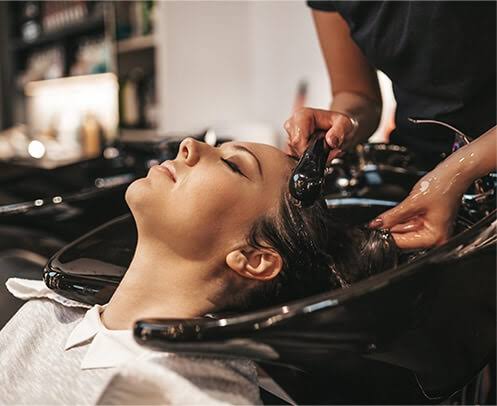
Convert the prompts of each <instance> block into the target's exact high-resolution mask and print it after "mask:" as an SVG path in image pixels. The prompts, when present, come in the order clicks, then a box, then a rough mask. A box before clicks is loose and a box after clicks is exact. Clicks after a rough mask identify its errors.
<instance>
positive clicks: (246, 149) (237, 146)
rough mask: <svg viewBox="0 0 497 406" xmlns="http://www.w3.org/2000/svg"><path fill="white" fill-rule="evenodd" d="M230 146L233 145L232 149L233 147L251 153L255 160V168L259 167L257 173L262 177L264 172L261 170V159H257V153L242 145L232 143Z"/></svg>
mask: <svg viewBox="0 0 497 406" xmlns="http://www.w3.org/2000/svg"><path fill="white" fill-rule="evenodd" d="M232 147H233V149H235V150H237V151H243V152H247V153H249V154H250V155H252V156H253V157H254V159H255V161H256V162H257V168H258V169H259V174H260V175H261V178H264V174H263V172H262V165H261V161H259V158H257V155H255V154H254V153H253V152H252V151H251V150H250V149H248V148H247V147H244V146H243V145H237V144H234V145H232Z"/></svg>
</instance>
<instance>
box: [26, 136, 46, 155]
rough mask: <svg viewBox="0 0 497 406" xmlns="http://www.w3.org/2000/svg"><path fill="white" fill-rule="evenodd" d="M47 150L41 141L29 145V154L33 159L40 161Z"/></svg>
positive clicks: (34, 141)
mask: <svg viewBox="0 0 497 406" xmlns="http://www.w3.org/2000/svg"><path fill="white" fill-rule="evenodd" d="M45 152H46V148H45V145H43V143H42V142H41V141H38V140H33V141H31V142H30V143H29V145H28V153H29V155H31V156H32V157H33V158H36V159H40V158H42V157H43V155H45Z"/></svg>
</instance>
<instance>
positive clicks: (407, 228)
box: [390, 217, 423, 234]
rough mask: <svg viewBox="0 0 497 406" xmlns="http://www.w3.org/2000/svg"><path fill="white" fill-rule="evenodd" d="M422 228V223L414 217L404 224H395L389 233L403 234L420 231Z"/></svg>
mask: <svg viewBox="0 0 497 406" xmlns="http://www.w3.org/2000/svg"><path fill="white" fill-rule="evenodd" d="M422 228H423V222H422V221H421V219H420V218H419V217H414V218H412V219H410V220H409V221H408V222H406V223H401V224H396V225H394V226H392V227H391V228H390V232H391V233H397V234H405V233H412V232H414V231H420V230H421V229H422Z"/></svg>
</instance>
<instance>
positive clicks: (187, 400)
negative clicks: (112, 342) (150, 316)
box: [99, 352, 261, 404]
mask: <svg viewBox="0 0 497 406" xmlns="http://www.w3.org/2000/svg"><path fill="white" fill-rule="evenodd" d="M130 402H131V403H138V402H141V403H143V402H145V403H157V402H158V403H167V404H221V403H227V404H260V403H261V401H260V397H259V387H258V382H257V372H256V369H255V365H254V364H253V363H252V362H250V361H244V360H238V359H233V360H221V359H217V358H204V357H186V356H178V355H174V354H167V353H158V352H157V353H153V354H152V355H149V356H148V357H147V358H146V359H142V360H139V361H135V362H133V363H132V364H131V363H130V364H126V365H122V366H121V367H120V368H118V369H117V370H116V372H115V374H114V375H113V377H112V378H111V379H110V381H109V383H108V385H107V387H106V388H105V390H104V391H103V393H102V395H101V397H100V400H99V404H118V403H119V404H121V403H128V404H129V403H130Z"/></svg>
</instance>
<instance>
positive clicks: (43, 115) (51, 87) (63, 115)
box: [24, 73, 119, 143]
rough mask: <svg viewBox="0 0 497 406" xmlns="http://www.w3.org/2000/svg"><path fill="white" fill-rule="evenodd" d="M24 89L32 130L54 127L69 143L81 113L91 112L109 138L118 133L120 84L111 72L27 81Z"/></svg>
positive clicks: (59, 136)
mask: <svg viewBox="0 0 497 406" xmlns="http://www.w3.org/2000/svg"><path fill="white" fill-rule="evenodd" d="M24 90H25V93H26V96H28V121H29V127H30V129H31V130H32V131H34V132H38V131H45V130H47V129H48V128H53V129H54V130H56V132H57V133H58V141H59V142H62V143H72V142H75V141H76V140H75V138H76V137H77V132H78V129H79V127H80V125H81V122H82V120H83V118H84V116H85V115H86V114H88V113H91V114H92V115H93V116H94V117H95V118H96V119H97V120H98V122H99V123H100V124H101V125H102V127H103V129H104V131H105V134H106V136H107V137H108V138H113V137H114V136H115V135H116V134H117V126H118V121H119V105H118V90H119V84H118V81H117V77H116V75H114V74H113V73H102V74H95V75H85V76H73V77H67V78H60V79H51V80H42V81H37V82H30V83H28V84H27V85H26V87H25V89H24Z"/></svg>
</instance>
